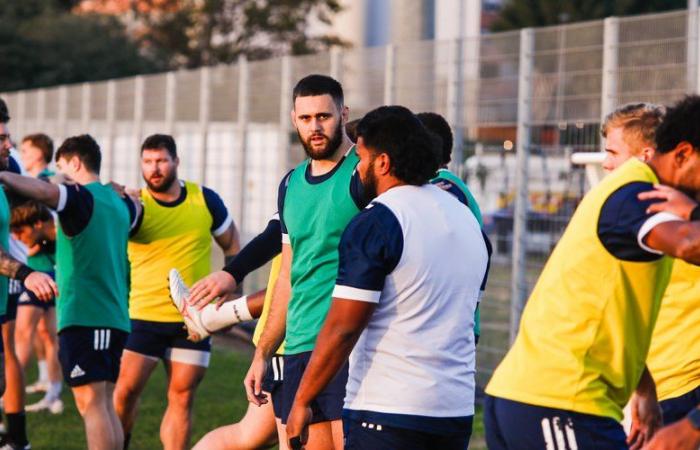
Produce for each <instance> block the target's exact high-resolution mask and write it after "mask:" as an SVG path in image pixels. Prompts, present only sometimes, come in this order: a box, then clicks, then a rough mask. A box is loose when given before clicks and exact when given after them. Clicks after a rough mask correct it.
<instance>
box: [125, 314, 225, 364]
mask: <svg viewBox="0 0 700 450" xmlns="http://www.w3.org/2000/svg"><path fill="white" fill-rule="evenodd" d="M126 349H127V350H129V351H132V352H135V353H140V354H142V355H146V356H150V357H151V358H155V359H167V360H170V361H175V362H181V363H183V364H192V365H195V366H201V367H208V366H209V358H210V356H211V340H210V338H206V339H204V340H203V341H200V342H192V341H188V340H187V331H186V330H185V324H184V323H182V322H151V321H148V320H137V319H131V334H129V339H127V341H126Z"/></svg>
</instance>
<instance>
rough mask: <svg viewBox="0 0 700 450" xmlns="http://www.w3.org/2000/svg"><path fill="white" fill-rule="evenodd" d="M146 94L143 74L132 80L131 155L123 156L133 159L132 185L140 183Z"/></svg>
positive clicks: (129, 159) (128, 159)
mask: <svg viewBox="0 0 700 450" xmlns="http://www.w3.org/2000/svg"><path fill="white" fill-rule="evenodd" d="M145 95H146V81H145V79H144V78H143V76H137V77H136V78H135V80H134V148H133V149H132V150H130V151H131V152H132V153H131V155H133V156H131V157H129V158H125V159H126V160H127V161H133V163H134V164H135V165H134V169H133V170H131V172H132V174H133V177H134V178H133V184H132V186H139V185H140V183H141V169H140V166H141V152H140V151H138V149H140V148H141V139H142V137H143V116H144V111H143V109H144V97H145Z"/></svg>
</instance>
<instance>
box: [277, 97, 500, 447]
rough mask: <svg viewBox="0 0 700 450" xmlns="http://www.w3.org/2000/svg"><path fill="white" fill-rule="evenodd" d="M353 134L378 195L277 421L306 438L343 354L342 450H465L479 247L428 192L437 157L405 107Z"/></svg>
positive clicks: (374, 115)
mask: <svg viewBox="0 0 700 450" xmlns="http://www.w3.org/2000/svg"><path fill="white" fill-rule="evenodd" d="M357 134H358V142H357V150H358V154H359V157H360V163H359V165H358V166H357V171H358V173H359V174H360V176H361V177H362V184H363V186H364V189H365V191H366V192H371V193H372V195H373V196H374V195H377V194H379V195H378V196H377V197H376V198H375V199H374V200H373V201H372V203H371V204H370V205H369V206H368V207H367V208H365V210H364V211H362V212H361V213H360V214H359V215H357V216H356V217H355V218H354V219H352V221H351V222H350V224H349V225H348V226H347V228H346V229H345V231H344V232H343V235H342V239H341V240H340V246H339V254H340V264H339V269H338V271H337V274H336V275H337V280H336V281H335V287H334V289H333V294H332V296H333V302H332V305H331V307H330V310H329V311H328V316H327V318H326V320H325V323H324V325H323V328H322V330H321V332H320V333H319V335H318V343H317V345H316V347H315V348H314V351H313V354H312V356H311V359H310V361H309V363H308V365H307V368H306V373H304V376H303V378H302V380H301V383H300V385H299V388H298V391H297V393H296V398H295V399H294V405H293V407H292V408H291V412H290V414H289V417H288V419H287V435H288V436H290V444H291V445H292V446H293V445H294V444H293V442H294V440H296V439H298V438H299V437H301V441H304V440H305V438H304V437H303V435H304V434H305V433H304V430H305V428H306V426H307V424H308V423H309V419H310V418H311V417H312V416H313V414H312V411H313V401H314V398H316V397H317V395H319V393H320V392H322V391H323V389H324V386H326V384H327V383H329V382H331V380H332V379H333V378H334V377H336V373H337V372H338V371H339V370H341V367H343V366H344V365H345V364H346V361H347V358H348V356H350V353H351V351H352V355H351V356H350V377H349V380H348V386H347V395H346V397H345V409H344V411H343V422H344V426H345V430H346V433H347V434H346V436H345V439H346V440H345V448H346V449H349V450H350V449H372V450H375V449H376V450H379V449H388V448H391V449H399V448H400V449H433V448H440V449H445V450H449V449H455V450H456V449H465V448H467V446H468V444H469V437H470V435H471V426H472V420H473V415H474V387H475V385H474V356H475V350H476V349H475V346H474V334H473V333H472V326H473V321H474V310H475V308H476V302H477V299H478V297H479V292H480V290H481V285H482V281H483V279H484V277H485V274H486V270H487V263H488V251H487V246H486V242H485V240H484V239H483V237H482V233H481V229H480V226H479V224H478V222H477V221H476V218H475V217H474V215H473V214H472V213H471V212H469V210H468V209H467V208H466V207H465V206H464V205H462V204H460V203H458V202H456V201H454V199H453V198H452V197H451V195H450V194H448V193H446V192H444V191H443V190H442V189H439V188H438V187H436V186H432V185H430V184H428V183H429V180H430V179H431V178H432V177H433V176H434V175H435V171H436V170H437V168H438V155H437V151H436V149H435V147H434V144H433V142H432V141H431V138H430V136H429V134H428V132H427V131H426V130H425V128H424V127H423V126H421V124H420V122H419V121H418V119H417V118H416V117H415V116H414V115H413V114H412V113H411V112H410V111H409V110H408V109H406V108H404V107H401V106H383V107H380V108H378V109H376V110H374V111H372V112H370V113H368V114H367V115H366V116H365V117H364V118H363V119H362V121H360V123H359V125H358V126H357ZM456 223H458V224H460V226H459V227H455V226H454V224H456ZM295 256H296V255H295ZM436 324H438V326H436ZM358 339H359V341H358ZM356 343H357V345H356ZM285 383H286V380H285Z"/></svg>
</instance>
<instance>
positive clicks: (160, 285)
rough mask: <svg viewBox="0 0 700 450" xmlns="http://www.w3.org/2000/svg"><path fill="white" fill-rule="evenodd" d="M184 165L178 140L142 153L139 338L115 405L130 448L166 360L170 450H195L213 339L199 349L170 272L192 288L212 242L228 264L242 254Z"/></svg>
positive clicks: (133, 297) (132, 245)
mask: <svg viewBox="0 0 700 450" xmlns="http://www.w3.org/2000/svg"><path fill="white" fill-rule="evenodd" d="M178 165H179V159H178V157H177V149H176V146H175V141H174V140H173V138H172V137H171V136H168V135H163V134H155V135H152V136H149V137H147V138H146V140H145V141H144V142H143V145H142V146H141V170H142V174H143V179H144V180H145V182H146V185H147V186H146V187H145V188H143V189H141V191H140V193H139V194H140V199H141V202H142V204H143V213H142V214H141V216H140V217H139V218H138V222H137V224H136V227H135V229H134V230H132V232H131V236H130V239H129V261H130V263H131V293H130V296H129V317H130V319H131V334H130V335H129V339H128V340H127V342H126V346H125V350H124V354H123V357H122V365H121V371H120V373H119V379H118V382H117V386H116V389H115V392H114V405H115V408H116V410H117V414H118V416H119V419H120V421H121V423H122V425H123V427H124V432H125V444H126V445H125V448H126V447H128V444H129V437H130V433H131V430H132V428H133V426H134V421H135V419H136V414H137V409H138V399H139V397H140V395H141V392H142V391H143V388H144V387H145V385H146V382H147V381H148V379H149V377H150V376H151V373H153V370H154V369H155V367H156V366H157V364H158V361H159V360H163V363H164V364H165V367H166V370H167V373H168V392H167V397H168V406H167V409H166V411H165V414H164V416H163V421H162V423H161V427H160V437H161V441H162V443H163V447H164V448H165V449H167V450H170V449H184V448H189V437H190V424H191V414H192V405H193V400H194V394H195V390H196V388H197V386H198V384H199V383H200V381H201V380H202V378H203V377H204V373H205V371H206V368H207V366H208V365H209V357H210V349H211V345H210V342H209V339H204V340H202V341H200V342H191V341H189V340H188V339H187V333H186V331H185V330H184V327H183V321H182V317H181V315H180V313H179V311H178V310H177V308H175V306H174V305H173V304H172V302H171V300H170V297H169V291H168V272H169V271H170V269H171V268H177V269H178V270H179V271H180V273H181V274H182V275H183V277H184V279H185V281H186V282H187V283H192V282H194V281H195V280H198V279H200V278H202V277H203V276H204V275H207V274H208V273H209V271H210V261H211V237H212V236H213V237H214V239H215V240H216V242H217V244H218V245H219V246H220V247H221V248H222V250H223V251H224V255H226V256H227V257H230V256H233V255H235V254H236V253H237V252H238V248H239V240H238V231H237V230H236V227H235V225H234V223H233V220H232V218H231V216H230V215H229V213H228V211H227V209H226V206H224V203H223V201H222V200H221V197H219V195H217V194H216V193H215V192H214V191H212V190H210V189H208V188H206V187H202V186H199V185H197V184H196V183H192V182H189V181H180V180H179V179H178V177H177V168H178Z"/></svg>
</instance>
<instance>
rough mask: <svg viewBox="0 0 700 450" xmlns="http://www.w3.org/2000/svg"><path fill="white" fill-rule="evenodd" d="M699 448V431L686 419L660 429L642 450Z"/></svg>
mask: <svg viewBox="0 0 700 450" xmlns="http://www.w3.org/2000/svg"><path fill="white" fill-rule="evenodd" d="M698 447H700V431H698V430H696V429H695V428H693V426H692V425H691V424H690V421H689V420H688V419H683V420H679V421H678V422H676V423H674V424H672V425H669V426H667V427H664V428H662V429H661V430H660V431H659V432H658V433H656V435H655V436H654V438H653V439H652V440H651V442H649V444H648V445H647V446H646V447H644V450H697V449H698Z"/></svg>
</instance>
